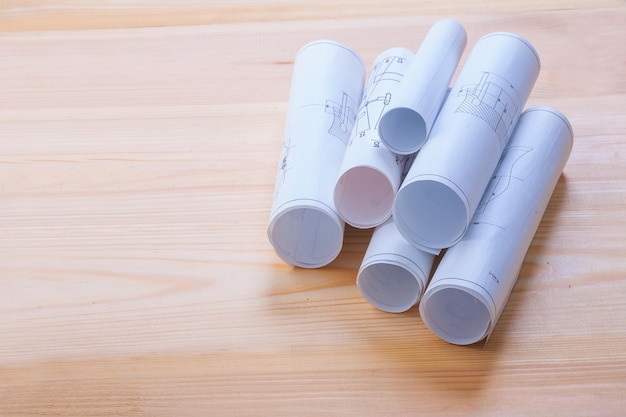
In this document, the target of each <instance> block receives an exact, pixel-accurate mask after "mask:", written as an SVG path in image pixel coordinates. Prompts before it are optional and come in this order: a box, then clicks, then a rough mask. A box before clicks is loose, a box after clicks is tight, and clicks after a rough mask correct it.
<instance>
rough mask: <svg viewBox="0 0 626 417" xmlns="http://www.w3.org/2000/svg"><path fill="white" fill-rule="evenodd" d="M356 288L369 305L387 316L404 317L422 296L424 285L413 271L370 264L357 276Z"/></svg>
mask: <svg viewBox="0 0 626 417" xmlns="http://www.w3.org/2000/svg"><path fill="white" fill-rule="evenodd" d="M357 287H358V288H359V291H360V292H361V294H362V295H363V298H365V299H366V300H367V301H368V302H369V303H370V304H372V305H373V306H374V307H376V308H378V309H379V310H382V311H386V312H388V313H402V312H404V311H407V310H408V309H410V308H411V307H413V306H414V305H415V304H416V303H417V301H418V300H419V298H420V296H421V295H422V291H423V286H422V284H421V282H420V281H419V280H418V279H417V277H415V276H414V275H413V274H412V273H411V272H410V271H408V270H407V269H405V268H403V267H401V266H400V265H395V264H391V263H386V262H376V263H371V264H369V265H367V266H365V267H363V268H362V269H361V270H360V271H359V274H358V275H357Z"/></svg>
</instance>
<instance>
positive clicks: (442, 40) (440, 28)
mask: <svg viewBox="0 0 626 417" xmlns="http://www.w3.org/2000/svg"><path fill="white" fill-rule="evenodd" d="M466 42H467V35H466V34H465V29H463V26H461V25H460V24H459V23H458V22H456V21H454V20H452V19H444V20H440V21H439V22H437V23H435V24H434V25H433V27H432V28H431V29H430V30H429V31H428V33H427V34H426V37H425V38H424V41H423V42H422V44H421V46H420V48H419V50H418V51H417V54H416V55H415V58H414V59H413V60H412V61H411V65H410V66H409V69H408V70H407V73H406V75H405V77H404V78H403V79H402V82H401V83H400V88H399V90H398V94H397V96H396V97H395V98H394V101H393V104H392V105H391V106H390V107H389V108H388V109H386V110H385V113H384V114H383V116H382V118H381V120H380V137H381V139H382V141H383V143H384V144H385V145H386V146H387V148H389V150H391V151H392V152H394V153H397V154H400V155H408V154H412V153H415V152H417V151H418V150H419V148H420V147H421V146H422V145H423V144H424V142H425V141H426V137H427V136H428V133H429V132H430V129H431V127H432V126H433V123H434V122H435V118H436V117H437V113H438V112H439V109H440V107H441V104H442V103H443V99H444V96H445V94H446V91H447V89H448V86H449V85H450V80H451V79H452V76H453V75H454V71H455V70H456V67H457V65H458V64H459V60H460V59H461V54H462V53H463V50H464V49H465V44H466Z"/></svg>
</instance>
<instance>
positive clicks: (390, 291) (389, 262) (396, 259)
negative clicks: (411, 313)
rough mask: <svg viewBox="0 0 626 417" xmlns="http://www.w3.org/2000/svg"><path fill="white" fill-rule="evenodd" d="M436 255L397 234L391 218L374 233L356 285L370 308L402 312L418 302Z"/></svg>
mask: <svg viewBox="0 0 626 417" xmlns="http://www.w3.org/2000/svg"><path fill="white" fill-rule="evenodd" d="M434 260H435V255H433V254H430V253H426V252H424V251H421V250H419V249H417V248H415V247H413V246H412V245H411V244H410V243H409V242H407V241H406V239H404V238H403V237H402V235H401V234H400V232H398V229H397V228H396V225H395V224H394V222H393V218H390V219H388V220H387V221H386V222H385V223H383V224H382V225H380V226H378V227H377V228H376V230H374V234H373V235H372V239H371V240H370V244H369V246H368V247H367V251H366V252H365V257H364V258H363V262H362V264H361V267H360V268H359V272H358V274H357V286H358V288H359V290H360V291H361V294H362V295H363V297H364V298H365V299H366V300H367V301H368V302H369V303H370V304H372V305H373V306H375V307H377V308H379V309H380V310H383V311H387V312H390V313H401V312H403V311H406V310H408V309H410V308H411V307H413V306H414V305H415V304H417V302H418V301H419V299H420V297H421V296H422V294H423V293H424V289H425V288H426V282H427V281H428V276H429V274H430V270H431V269H432V266H433V262H434Z"/></svg>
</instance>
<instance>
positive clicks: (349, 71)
mask: <svg viewBox="0 0 626 417" xmlns="http://www.w3.org/2000/svg"><path fill="white" fill-rule="evenodd" d="M364 80H365V66H364V65H363V61H362V60H361V58H360V57H359V55H358V54H357V53H356V52H355V51H353V50H352V49H350V48H349V47H347V46H345V45H342V44H340V43H338V42H334V41H328V40H320V41H315V42H311V43H309V44H307V45H305V46H304V47H302V49H301V50H300V51H299V52H298V54H297V56H296V60H295V62H294V69H293V75H292V80H291V92H290V94H289V109H288V112H287V119H286V123H285V130H284V134H283V145H282V152H281V156H280V159H279V163H278V173H277V176H276V185H275V192H274V201H273V203H272V211H271V215H270V222H269V226H268V237H269V240H270V242H271V244H272V246H273V247H274V249H275V250H276V253H277V254H278V256H279V257H280V258H281V259H282V260H284V261H285V262H286V263H288V264H290V265H297V266H301V267H305V268H316V267H321V266H324V265H326V264H328V263H330V262H331V261H332V260H333V259H335V257H336V256H337V255H338V254H339V252H340V250H341V247H342V244H343V231H344V222H343V220H341V218H340V217H339V215H338V214H337V213H336V211H335V207H334V203H333V188H334V185H335V181H336V180H337V175H338V173H339V167H340V165H341V160H342V158H343V154H344V152H345V149H346V144H347V143H348V139H349V137H350V132H351V130H352V127H353V125H354V121H355V118H356V114H357V108H358V103H359V101H360V99H361V95H362V93H363V83H364Z"/></svg>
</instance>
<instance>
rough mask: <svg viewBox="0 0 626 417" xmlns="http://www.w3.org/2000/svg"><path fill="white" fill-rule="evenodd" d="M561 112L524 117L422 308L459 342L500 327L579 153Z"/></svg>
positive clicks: (437, 329)
mask: <svg viewBox="0 0 626 417" xmlns="http://www.w3.org/2000/svg"><path fill="white" fill-rule="evenodd" d="M572 141H573V133H572V128H571V126H570V124H569V122H568V121H567V119H566V118H565V116H563V115H562V114H561V113H559V112H558V111H556V110H553V109H550V108H547V107H534V108H531V109H529V110H527V111H526V112H524V113H523V115H522V116H521V118H520V119H519V122H518V124H517V127H516V128H515V131H514V133H513V136H512V137H511V140H510V142H509V144H508V145H507V147H506V149H505V150H504V153H503V154H502V158H501V159H500V162H499V164H498V167H497V169H496V171H495V173H494V175H493V176H492V178H491V181H490V183H489V187H488V188H487V190H486V191H485V194H484V196H483V198H482V200H481V202H480V205H479V207H478V210H477V211H476V214H475V215H474V217H473V219H472V224H471V225H470V226H469V229H468V231H467V234H466V235H465V237H464V238H463V239H462V240H461V241H460V242H459V243H457V244H456V245H455V246H453V247H451V248H450V249H448V251H447V252H446V254H445V255H444V256H443V259H442V260H441V263H440V264H439V266H438V267H437V270H436V271H435V273H434V275H433V279H432V281H431V282H430V284H429V285H428V288H427V290H426V293H425V294H424V297H423V298H422V301H421V303H420V315H421V317H422V319H423V320H424V322H425V323H426V325H427V326H428V327H429V328H430V329H431V330H432V331H433V332H434V333H435V334H437V335H438V336H439V337H441V338H442V339H444V340H446V341H448V342H450V343H454V344H459V345H466V344H470V343H474V342H477V341H479V340H481V339H483V338H484V337H486V336H487V335H488V334H489V332H491V330H493V327H494V326H495V324H496V322H497V320H498V318H499V317H500V314H501V313H502V310H503V309H504V306H505V305H506V302H507V300H508V297H509V295H510V293H511V291H512V289H513V286H514V285H515V282H516V280H517V276H518V275H519V271H520V269H521V266H522V263H523V261H524V257H525V255H526V252H527V251H528V247H529V246H530V243H531V241H532V239H533V236H534V235H535V232H536V231H537V227H538V226H539V222H540V220H541V217H542V216H543V213H544V211H545V209H546V206H547V205H548V202H549V200H550V196H551V195H552V192H553V190H554V188H555V186H556V183H557V181H558V179H559V176H560V174H561V172H562V171H563V168H564V167H565V164H566V162H567V159H568V157H569V154H570V152H571V149H572Z"/></svg>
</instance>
